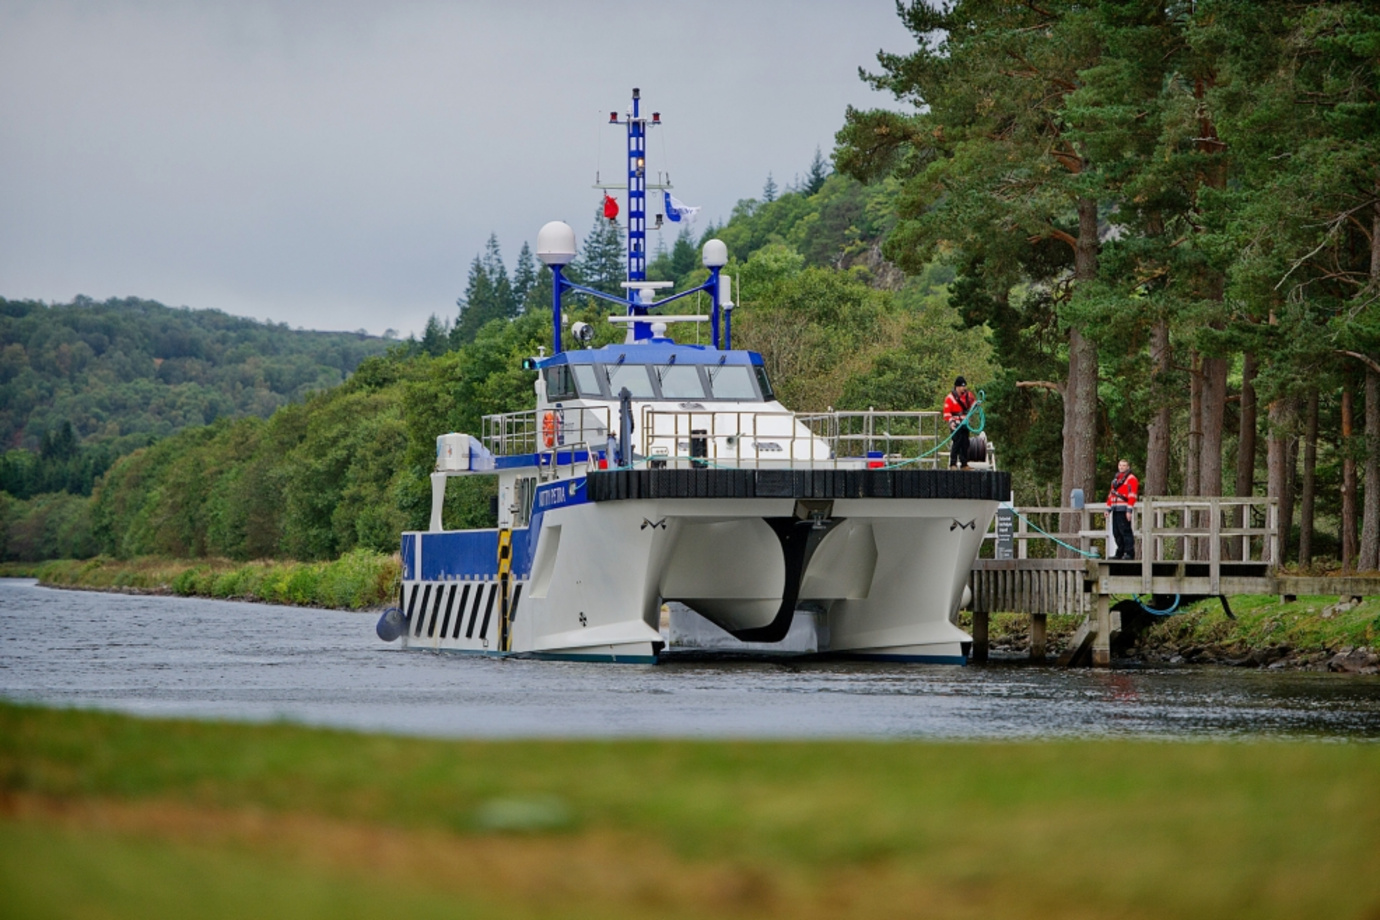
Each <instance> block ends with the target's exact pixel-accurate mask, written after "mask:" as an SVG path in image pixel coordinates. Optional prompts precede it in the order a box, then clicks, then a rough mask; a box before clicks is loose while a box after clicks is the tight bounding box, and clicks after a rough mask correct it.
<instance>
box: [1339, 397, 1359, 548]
mask: <svg viewBox="0 0 1380 920" xmlns="http://www.w3.org/2000/svg"><path fill="white" fill-rule="evenodd" d="M1351 416H1352V411H1351V385H1350V384H1349V383H1344V384H1342V573H1343V574H1347V573H1349V572H1354V571H1356V460H1355V459H1354V458H1353V457H1352V456H1351V448H1352V444H1351V433H1352V418H1351Z"/></svg>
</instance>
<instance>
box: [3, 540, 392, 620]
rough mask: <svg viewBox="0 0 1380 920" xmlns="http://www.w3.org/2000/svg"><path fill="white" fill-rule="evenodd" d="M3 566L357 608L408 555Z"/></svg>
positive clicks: (109, 584) (62, 578) (117, 584)
mask: <svg viewBox="0 0 1380 920" xmlns="http://www.w3.org/2000/svg"><path fill="white" fill-rule="evenodd" d="M0 574H15V575H20V574H26V575H30V577H36V578H38V580H39V582H40V583H42V584H45V585H56V586H60V587H70V588H94V589H98V590H117V591H149V592H158V593H169V594H178V595H183V596H196V597H216V598H224V599H235V600H251V601H266V602H268V603H273V604H295V605H299V606H310V607H334V608H340V609H349V610H359V609H362V608H365V607H377V606H379V605H381V604H386V603H388V602H389V601H390V600H391V599H392V598H393V596H394V595H395V594H396V593H397V590H398V581H399V579H400V578H401V577H402V563H401V561H400V560H399V558H398V557H397V556H396V555H391V556H387V555H384V554H382V553H375V552H370V551H368V550H355V551H353V552H349V553H346V554H345V555H343V556H341V557H340V558H339V559H336V560H333V561H331V562H285V561H275V560H261V561H258V562H232V561H230V560H228V559H167V558H163V557H157V556H148V557H143V558H139V559H113V558H111V557H109V556H97V557H96V558H94V559H64V560H58V561H54V562H45V563H39V564H37V565H35V566H32V567H30V568H29V569H28V570H26V571H23V572H19V571H15V572H12V573H11V572H8V571H7V572H0Z"/></svg>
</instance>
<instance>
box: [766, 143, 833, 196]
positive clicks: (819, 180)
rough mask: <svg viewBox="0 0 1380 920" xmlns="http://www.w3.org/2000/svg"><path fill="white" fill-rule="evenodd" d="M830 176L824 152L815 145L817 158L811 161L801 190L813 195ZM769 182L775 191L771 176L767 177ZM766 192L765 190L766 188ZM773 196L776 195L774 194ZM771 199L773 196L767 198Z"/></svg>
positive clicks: (822, 186)
mask: <svg viewBox="0 0 1380 920" xmlns="http://www.w3.org/2000/svg"><path fill="white" fill-rule="evenodd" d="M828 178H829V163H828V162H827V161H826V160H825V159H824V154H822V153H820V152H819V147H815V158H814V159H813V160H811V161H810V168H809V170H807V171H806V173H805V181H804V182H802V183H801V185H800V190H801V192H803V193H804V194H805V195H807V196H809V195H813V194H814V193H815V192H818V191H819V190H820V189H822V188H824V180H825V179H828ZM767 182H768V183H769V184H771V185H772V190H773V192H774V191H775V189H776V186H775V184H772V183H771V177H770V176H768V177H767ZM764 194H765V190H764ZM773 197H775V196H774V195H773ZM766 200H767V201H771V200H772V199H771V198H768V199H766Z"/></svg>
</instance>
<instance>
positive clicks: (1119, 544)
mask: <svg viewBox="0 0 1380 920" xmlns="http://www.w3.org/2000/svg"><path fill="white" fill-rule="evenodd" d="M1139 491H1140V482H1139V480H1137V479H1136V477H1135V475H1134V474H1133V473H1132V472H1131V461H1129V460H1122V461H1121V462H1120V463H1118V464H1117V466H1116V477H1115V478H1114V479H1113V480H1112V488H1111V489H1110V490H1109V491H1108V492H1107V510H1108V512H1109V513H1110V514H1111V516H1112V536H1113V537H1114V538H1115V539H1116V555H1115V556H1113V557H1112V558H1113V559H1134V558H1136V537H1135V534H1133V533H1132V532H1131V509H1132V508H1134V507H1135V506H1136V493H1137V492H1139Z"/></svg>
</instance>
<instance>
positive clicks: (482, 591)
mask: <svg viewBox="0 0 1380 920" xmlns="http://www.w3.org/2000/svg"><path fill="white" fill-rule="evenodd" d="M610 122H611V123H615V124H619V125H623V126H625V127H626V131H627V141H628V143H627V158H628V159H627V182H626V191H627V227H626V232H627V246H628V271H627V278H628V280H627V282H626V284H625V285H624V289H625V291H626V295H625V296H623V297H618V296H613V295H609V294H606V293H604V292H601V291H597V290H594V289H591V288H588V287H585V286H583V285H581V284H579V283H576V282H575V281H572V280H571V279H569V278H567V277H565V275H564V274H563V269H564V268H565V267H566V266H568V265H569V264H570V263H571V261H572V260H573V259H574V258H575V255H576V244H575V233H574V231H573V230H572V229H571V228H570V227H569V226H568V225H567V224H565V223H562V222H559V221H554V222H552V223H548V224H546V225H545V226H544V227H542V228H541V231H540V233H539V234H538V236H537V256H538V258H540V259H541V261H542V262H543V263H545V265H546V266H547V267H548V268H549V269H550V270H551V271H552V273H553V276H554V277H553V281H554V284H553V288H554V291H553V297H552V350H551V353H550V354H549V355H547V354H540V355H537V356H534V357H532V358H529V359H528V360H526V361H524V367H526V368H527V369H529V370H534V371H536V381H535V396H536V399H535V407H534V408H533V409H530V410H527V411H525V412H516V413H509V414H503V415H493V416H488V417H485V418H484V420H483V429H482V431H481V432H479V434H478V435H477V436H476V435H474V434H469V433H458V432H450V433H444V434H440V435H439V436H438V437H437V440H436V470H435V472H434V473H433V474H432V510H431V519H430V525H429V527H428V529H427V530H425V531H418V532H409V533H404V534H403V535H402V542H401V554H402V566H403V575H402V586H401V590H400V596H399V606H398V607H397V608H395V609H393V610H390V611H389V612H387V613H385V615H384V617H383V618H382V619H381V620H380V621H379V625H378V632H379V635H380V637H381V638H383V639H385V640H386V641H401V642H402V643H403V644H404V645H405V646H406V647H408V648H414V649H415V648H421V649H434V650H443V651H456V652H469V653H477V654H486V655H521V656H528V657H540V658H549V659H575V660H594V661H611V662H642V663H650V662H655V661H657V660H658V659H659V658H664V657H666V656H667V655H668V654H673V653H674V652H675V651H677V649H678V647H680V646H682V645H685V646H687V647H696V648H705V647H712V648H714V649H717V650H720V651H733V650H745V651H753V652H757V653H770V652H772V651H773V650H780V651H783V652H794V653H800V652H802V651H803V652H808V653H815V654H820V655H833V656H850V657H859V658H869V659H883V660H904V661H920V662H945V663H956V664H961V663H964V662H965V661H966V659H967V655H968V650H969V646H970V641H971V640H970V637H969V636H968V635H967V634H966V633H965V632H963V631H962V630H961V629H959V628H958V627H957V626H956V625H955V623H954V620H955V619H956V614H957V611H958V609H959V606H960V604H961V602H962V600H963V595H964V592H965V590H966V584H967V578H968V571H969V569H970V567H971V565H972V562H973V560H974V558H976V556H977V554H978V550H979V547H980V544H981V541H982V538H983V535H984V534H985V533H986V532H987V529H988V526H989V524H990V522H991V520H992V517H993V516H994V514H995V513H996V509H997V506H998V504H999V503H1000V502H1001V501H1004V500H1006V499H1007V498H1008V496H1009V494H1010V488H1011V485H1010V474H1008V473H1004V472H1000V471H997V470H995V469H994V468H992V467H993V464H992V463H990V462H982V461H985V460H986V458H987V457H989V456H990V453H989V452H988V451H987V448H986V445H985V442H984V441H983V439H982V438H981V437H975V438H974V439H973V454H972V455H971V456H972V460H973V463H972V467H973V468H972V469H970V470H950V469H944V468H941V466H942V465H943V464H944V463H946V462H947V459H948V458H947V453H948V445H947V443H946V442H947V440H948V437H949V430H948V426H947V425H946V424H945V423H944V422H943V420H942V419H941V417H940V413H938V412H828V413H818V414H809V415H806V414H797V413H794V412H791V411H790V410H789V409H787V408H786V407H785V406H783V405H782V404H781V403H780V402H778V401H777V400H776V398H775V396H774V394H773V392H772V387H771V382H770V380H769V379H768V376H767V374H766V371H765V368H764V366H763V360H762V357H761V355H759V354H757V353H755V352H751V351H744V350H735V349H734V348H733V347H732V313H733V308H734V304H733V301H732V287H731V279H730V278H729V276H728V275H726V274H724V273H723V269H724V267H725V266H726V265H727V263H728V252H727V248H726V247H725V245H724V244H723V243H722V242H721V241H719V240H717V239H711V240H709V241H708V242H706V243H705V244H704V246H703V253H702V256H703V264H704V266H705V267H706V268H707V269H708V270H709V278H708V280H707V281H705V282H704V283H703V284H701V285H699V286H698V287H695V288H692V289H690V290H687V291H681V292H679V293H674V294H670V295H669V296H665V297H662V298H661V299H657V292H658V291H662V290H664V289H665V288H666V287H669V284H668V283H665V282H654V281H648V280H646V252H647V249H646V233H647V219H646V215H647V189H648V183H647V181H646V135H647V131H648V129H649V128H652V127H656V126H657V125H659V124H660V123H661V117H660V114H659V113H652V117H651V119H650V120H648V119H647V118H645V117H643V115H642V114H641V100H640V93H639V92H638V90H636V89H634V90H633V95H632V104H631V107H630V108H629V109H628V110H627V111H626V112H625V113H624V116H623V117H622V118H620V117H619V115H618V113H616V112H615V113H612V114H611V116H610ZM667 186H668V184H667V185H662V184H657V185H654V186H652V188H653V189H655V190H664V189H665V188H666V187H667ZM621 187H622V186H620V188H621ZM666 203H667V210H668V212H669V211H670V209H671V201H670V198H669V193H667V195H666ZM667 216H671V217H672V219H673V220H674V219H676V218H677V217H678V216H679V215H678V214H674V213H668V215H667ZM660 223H661V216H658V220H657V225H658V226H659V225H660ZM700 292H702V293H703V294H705V295H707V298H708V301H709V312H708V315H684V314H672V313H669V312H666V311H664V310H663V308H664V307H666V306H668V305H669V304H672V303H673V302H676V301H681V300H683V299H684V298H686V297H689V296H691V295H694V294H696V293H700ZM570 294H584V295H588V296H591V297H596V298H600V299H603V300H606V301H612V302H614V303H615V304H617V305H618V307H619V309H620V312H619V314H618V315H615V316H611V317H609V321H610V322H612V323H617V324H621V325H623V326H624V327H626V332H625V334H624V338H623V341H622V342H620V343H616V344H611V345H605V346H603V347H600V348H594V347H590V346H589V344H588V343H589V342H590V341H591V339H592V338H593V335H592V330H591V329H590V328H589V326H588V325H586V324H583V323H575V324H573V325H572V326H571V327H570V329H569V330H566V329H565V328H564V326H565V323H564V320H563V311H562V303H563V298H564V297H565V296H567V295H570ZM684 323H707V324H708V326H709V330H708V331H709V335H708V339H709V344H707V345H691V344H681V343H678V342H676V341H673V340H672V338H671V337H670V336H669V335H668V330H669V329H670V328H671V327H672V326H673V325H675V324H684ZM566 333H568V337H569V338H570V339H571V340H572V342H571V344H573V345H574V346H575V347H568V346H567V343H566V338H567V335H566ZM941 454H942V456H941ZM455 476H496V477H497V479H498V482H497V492H498V515H497V526H496V527H494V528H488V529H474V530H446V529H444V527H443V526H442V519H441V518H442V514H441V510H442V505H443V502H444V497H445V488H446V483H447V481H448V480H449V479H450V478H451V477H455ZM668 608H670V609H674V610H675V611H676V613H675V616H674V618H673V619H672V622H671V623H670V624H669V625H668V626H667V627H666V631H665V632H663V611H664V610H665V609H668ZM802 636H803V637H804V638H803V639H802Z"/></svg>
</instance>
